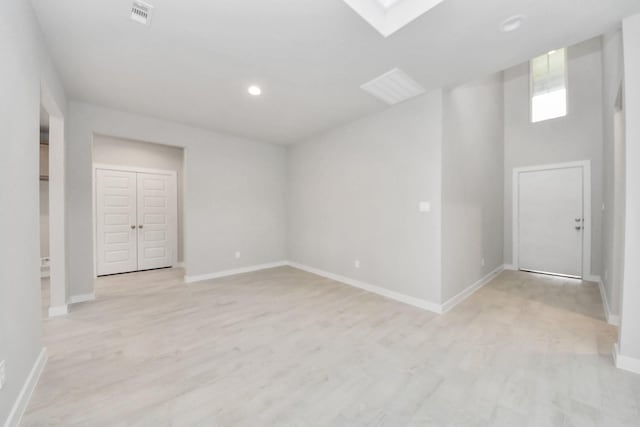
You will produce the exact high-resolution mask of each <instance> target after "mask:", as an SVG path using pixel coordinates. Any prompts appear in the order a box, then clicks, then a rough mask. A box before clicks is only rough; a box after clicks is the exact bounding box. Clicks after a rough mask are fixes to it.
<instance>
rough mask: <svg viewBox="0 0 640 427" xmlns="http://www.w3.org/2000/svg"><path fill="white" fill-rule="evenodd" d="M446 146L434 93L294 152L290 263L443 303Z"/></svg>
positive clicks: (292, 148)
mask: <svg viewBox="0 0 640 427" xmlns="http://www.w3.org/2000/svg"><path fill="white" fill-rule="evenodd" d="M441 145H442V92H441V91H435V92H432V93H429V94H426V95H423V96H421V97H419V98H416V99H414V100H411V101H407V102H405V103H402V104H399V105H397V106H395V107H393V108H390V109H388V110H386V111H384V112H382V113H379V114H375V115H373V116H369V117H366V118H364V119H361V120H358V121H356V122H353V123H351V124H349V125H346V126H344V127H341V128H338V129H335V130H333V131H331V132H329V133H327V134H324V135H321V136H318V137H315V138H312V139H311V140H308V141H305V142H302V143H299V144H296V145H293V146H290V147H289V150H288V179H287V182H288V186H289V187H288V188H289V191H288V214H289V215H288V233H287V235H288V250H289V259H290V260H292V261H294V262H297V263H300V264H304V265H307V266H310V267H313V268H316V269H320V270H324V271H327V272H330V273H333V274H338V275H342V276H346V277H349V278H352V279H356V280H359V281H362V282H365V283H368V284H371V285H375V286H379V287H382V288H385V289H388V290H391V291H394V292H398V293H401V294H405V295H408V296H412V297H415V298H420V299H424V300H427V301H430V302H435V303H438V302H439V301H440V279H441V274H440V268H441V265H440V210H441V208H440V193H441ZM420 201H429V202H431V212H429V213H421V212H419V211H418V204H419V202H420ZM356 260H359V261H360V268H356V267H355V261H356Z"/></svg>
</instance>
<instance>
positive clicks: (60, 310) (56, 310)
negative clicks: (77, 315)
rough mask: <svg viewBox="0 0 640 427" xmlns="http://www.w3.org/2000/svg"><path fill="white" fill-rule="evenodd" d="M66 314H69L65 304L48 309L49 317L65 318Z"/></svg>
mask: <svg viewBox="0 0 640 427" xmlns="http://www.w3.org/2000/svg"><path fill="white" fill-rule="evenodd" d="M67 314H69V307H68V306H67V304H64V305H57V306H55V307H49V317H58V316H66V315H67Z"/></svg>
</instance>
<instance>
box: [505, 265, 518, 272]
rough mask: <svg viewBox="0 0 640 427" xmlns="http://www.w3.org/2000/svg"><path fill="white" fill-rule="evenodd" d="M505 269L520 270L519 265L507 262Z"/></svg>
mask: <svg viewBox="0 0 640 427" xmlns="http://www.w3.org/2000/svg"><path fill="white" fill-rule="evenodd" d="M504 269H505V270H509V271H518V267H516V266H515V265H513V264H505V265H504Z"/></svg>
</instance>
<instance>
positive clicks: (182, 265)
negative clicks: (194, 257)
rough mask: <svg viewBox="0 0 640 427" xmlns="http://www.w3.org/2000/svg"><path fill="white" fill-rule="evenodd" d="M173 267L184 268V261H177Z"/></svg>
mask: <svg viewBox="0 0 640 427" xmlns="http://www.w3.org/2000/svg"><path fill="white" fill-rule="evenodd" d="M173 267H174V268H184V261H180V262H177V263H176V265H174V266H173Z"/></svg>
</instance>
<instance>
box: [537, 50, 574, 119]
mask: <svg viewBox="0 0 640 427" xmlns="http://www.w3.org/2000/svg"><path fill="white" fill-rule="evenodd" d="M530 80H531V122H532V123H536V122H541V121H543V120H549V119H555V118H557V117H564V116H566V115H567V53H566V50H565V49H558V50H552V51H551V52H549V53H546V54H544V55H542V56H538V57H537V58H534V59H532V60H531V70H530Z"/></svg>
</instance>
